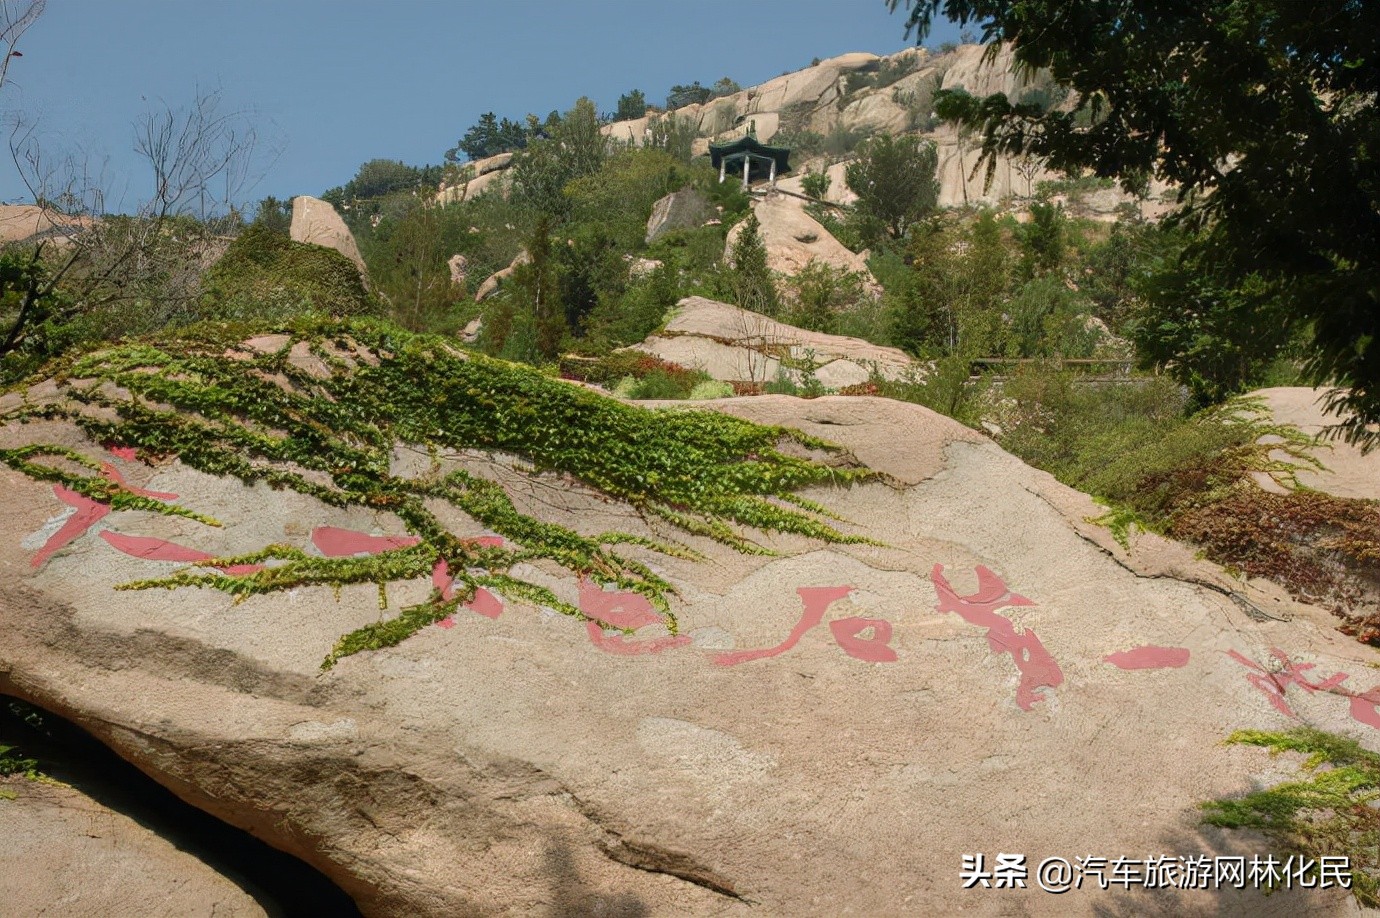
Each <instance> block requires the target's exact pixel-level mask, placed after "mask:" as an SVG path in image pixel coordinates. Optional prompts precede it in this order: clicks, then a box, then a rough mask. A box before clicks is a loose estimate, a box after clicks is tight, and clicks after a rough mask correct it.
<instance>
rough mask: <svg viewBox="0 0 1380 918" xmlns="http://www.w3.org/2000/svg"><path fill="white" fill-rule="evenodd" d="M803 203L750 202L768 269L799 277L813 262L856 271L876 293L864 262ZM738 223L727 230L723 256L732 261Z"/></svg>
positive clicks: (772, 198) (775, 197)
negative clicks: (808, 210)
mask: <svg viewBox="0 0 1380 918" xmlns="http://www.w3.org/2000/svg"><path fill="white" fill-rule="evenodd" d="M806 203H807V202H806V201H803V200H801V199H800V198H797V197H795V196H793V195H786V194H768V195H767V196H766V197H764V198H760V199H757V200H755V201H754V202H753V205H752V211H753V213H754V214H756V215H757V223H758V225H759V227H760V228H761V229H760V232H761V234H762V244H763V245H764V246H766V249H767V267H769V268H771V269H772V270H773V271H776V272H778V273H780V274H784V275H786V276H788V277H790V276H794V275H795V274H798V273H799V272H800V270H801V269H802V268H804V267H805V266H806V265H808V264H809V263H810V262H812V261H819V262H823V263H824V264H826V265H828V266H829V267H831V268H838V269H841V270H844V271H855V272H857V273H858V274H861V275H862V276H863V280H864V286H865V288H866V289H867V290H868V291H869V292H872V293H874V294H875V293H877V292H879V291H880V288H879V287H878V286H877V282H876V280H875V279H874V278H873V277H872V272H871V271H870V270H868V267H867V260H866V259H865V258H863V256H861V255H859V254H857V253H855V252H852V251H850V250H849V249H848V247H847V246H845V245H844V244H843V243H842V242H839V241H838V240H837V239H835V238H834V236H833V234H832V233H830V232H829V231H828V230H827V229H825V228H824V226H823V225H822V224H821V223H820V222H819V221H818V220H816V219H815V218H814V217H811V216H810V215H809V214H807V213H806V212H805V205H806ZM742 229H743V224H742V223H739V224H738V225H737V226H735V227H733V229H731V230H729V231H728V239H727V241H726V243H725V245H724V257H725V258H726V259H729V258H731V255H732V252H733V244H734V243H735V242H736V241H737V239H738V236H739V234H740V233H741V232H742Z"/></svg>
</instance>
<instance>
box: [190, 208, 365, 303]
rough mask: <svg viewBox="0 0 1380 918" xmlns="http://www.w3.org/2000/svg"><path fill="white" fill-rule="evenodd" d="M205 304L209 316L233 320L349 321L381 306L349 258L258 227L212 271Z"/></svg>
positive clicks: (239, 239)
mask: <svg viewBox="0 0 1380 918" xmlns="http://www.w3.org/2000/svg"><path fill="white" fill-rule="evenodd" d="M203 302H204V306H205V317H206V318H210V319H220V320H232V321H233V320H244V319H270V318H271V319H281V318H286V317H289V316H296V315H308V314H311V315H321V316H337V317H349V316H358V315H364V314H368V313H373V312H376V311H377V308H378V307H377V304H376V303H375V301H374V298H373V297H372V296H370V294H369V292H368V291H367V290H366V289H365V287H364V280H363V278H361V277H360V275H359V269H358V268H356V267H355V265H354V264H353V263H352V262H351V261H350V260H349V259H348V258H346V257H345V256H344V255H341V254H340V253H339V252H337V251H335V250H334V249H328V248H325V247H324V246H319V245H310V244H308V243H305V242H294V241H292V240H291V239H289V238H288V237H286V236H283V235H281V234H279V233H275V232H273V231H272V229H270V228H269V227H267V226H258V225H254V226H250V227H249V228H248V229H246V230H245V231H244V232H243V233H241V234H240V235H239V236H238V237H237V238H236V239H235V241H234V242H232V243H231V244H230V247H229V248H228V249H226V252H225V255H223V256H222V257H221V259H220V261H218V262H216V264H215V266H214V267H212V268H211V270H210V271H208V272H207V273H206V279H205V298H204V301H203Z"/></svg>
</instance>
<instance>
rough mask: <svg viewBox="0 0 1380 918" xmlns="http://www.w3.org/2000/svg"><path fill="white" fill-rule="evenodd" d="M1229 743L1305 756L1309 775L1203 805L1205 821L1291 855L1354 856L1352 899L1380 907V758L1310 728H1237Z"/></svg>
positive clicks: (1304, 767)
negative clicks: (1256, 835) (1249, 833)
mask: <svg viewBox="0 0 1380 918" xmlns="http://www.w3.org/2000/svg"><path fill="white" fill-rule="evenodd" d="M1226 742H1227V743H1229V744H1241V745H1249V746H1260V747H1262V748H1265V749H1268V750H1270V752H1271V754H1272V755H1278V754H1280V753H1282V752H1297V753H1302V754H1303V755H1305V756H1306V758H1305V759H1304V761H1303V763H1302V765H1301V766H1300V770H1301V772H1302V775H1301V777H1300V780H1296V781H1285V782H1284V783H1282V784H1279V785H1276V786H1275V787H1271V788H1268V789H1265V790H1257V791H1252V792H1251V793H1249V794H1246V795H1245V796H1244V797H1239V798H1232V799H1221V800H1211V801H1208V802H1206V803H1203V804H1200V806H1201V807H1202V809H1203V811H1204V815H1203V821H1204V822H1206V823H1208V824H1209V825H1215V826H1221V827H1223V828H1228V829H1254V830H1256V831H1258V832H1262V833H1264V834H1265V836H1266V837H1267V838H1269V839H1270V840H1271V841H1272V842H1274V843H1275V844H1277V845H1279V846H1280V847H1281V848H1283V849H1284V851H1285V853H1287V854H1299V855H1304V856H1306V857H1309V858H1318V857H1320V856H1324V855H1326V856H1334V857H1336V856H1346V857H1349V858H1350V863H1351V877H1352V894H1353V895H1355V897H1356V899H1357V901H1358V902H1359V903H1360V904H1362V905H1365V906H1368V907H1370V908H1375V907H1377V906H1380V810H1377V809H1376V804H1377V803H1378V802H1380V755H1377V754H1376V753H1374V752H1370V751H1369V750H1367V749H1363V748H1362V747H1361V745H1360V743H1358V742H1357V741H1356V740H1354V739H1351V738H1349V737H1345V736H1338V735H1336V734H1333V733H1325V732H1323V731H1321V730H1315V729H1312V728H1309V727H1298V728H1295V729H1292V730H1286V731H1282V732H1269V731H1262V730H1238V731H1237V732H1235V733H1233V734H1232V735H1231V736H1230V737H1228V738H1227V740H1226Z"/></svg>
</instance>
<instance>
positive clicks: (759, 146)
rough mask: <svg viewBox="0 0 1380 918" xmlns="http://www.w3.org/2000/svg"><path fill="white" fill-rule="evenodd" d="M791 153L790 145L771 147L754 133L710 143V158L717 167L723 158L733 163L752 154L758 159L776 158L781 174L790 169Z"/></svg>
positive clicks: (777, 167)
mask: <svg viewBox="0 0 1380 918" xmlns="http://www.w3.org/2000/svg"><path fill="white" fill-rule="evenodd" d="M790 155H791V150H790V148H789V147H769V146H767V145H766V144H764V143H762V142H761V141H760V140H758V139H757V138H756V137H754V136H753V135H752V134H744V135H743V136H742V137H738V138H736V139H734V140H730V141H727V142H725V143H711V144H710V145H709V159H710V162H712V163H713V164H714V168H716V169H717V168H718V167H719V163H720V162H722V161H723V160H728V161H729V162H731V163H732V162H741V161H742V160H743V157H745V156H752V157H756V158H758V159H773V160H775V161H776V171H777V173H778V174H780V173H782V172H789V171H790V169H791V165H790Z"/></svg>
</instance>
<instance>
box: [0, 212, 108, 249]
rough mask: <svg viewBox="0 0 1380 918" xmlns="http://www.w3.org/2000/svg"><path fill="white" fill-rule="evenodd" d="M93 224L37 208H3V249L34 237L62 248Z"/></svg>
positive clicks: (0, 226)
mask: <svg viewBox="0 0 1380 918" xmlns="http://www.w3.org/2000/svg"><path fill="white" fill-rule="evenodd" d="M92 222H93V221H92V220H91V218H89V217H71V216H68V215H66V214H60V213H58V212H56V211H54V210H51V209H48V208H44V207H39V206H37V205H35V204H0V245H4V244H7V243H11V242H23V241H25V240H26V239H33V238H35V237H37V238H41V239H46V240H50V241H52V242H53V243H54V244H56V245H62V244H63V243H64V242H65V241H66V240H67V238H68V237H69V236H71V235H72V234H74V233H78V232H80V231H81V230H83V229H85V228H86V227H89V226H90V225H91V224H92Z"/></svg>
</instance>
